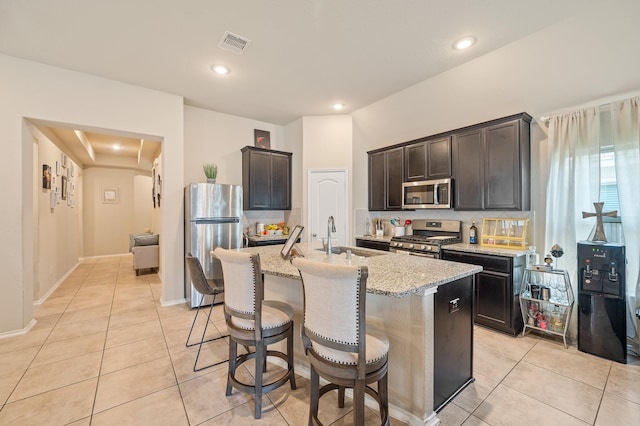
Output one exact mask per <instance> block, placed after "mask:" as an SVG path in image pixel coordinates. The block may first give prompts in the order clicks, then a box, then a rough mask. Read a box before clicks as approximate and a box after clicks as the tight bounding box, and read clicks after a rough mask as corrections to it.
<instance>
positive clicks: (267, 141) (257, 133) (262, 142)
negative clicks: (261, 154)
mask: <svg viewBox="0 0 640 426" xmlns="http://www.w3.org/2000/svg"><path fill="white" fill-rule="evenodd" d="M253 142H254V145H255V146H256V147H258V148H265V149H271V132H269V131H267V130H258V129H253Z"/></svg>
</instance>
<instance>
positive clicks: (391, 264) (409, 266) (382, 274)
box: [241, 244, 482, 297]
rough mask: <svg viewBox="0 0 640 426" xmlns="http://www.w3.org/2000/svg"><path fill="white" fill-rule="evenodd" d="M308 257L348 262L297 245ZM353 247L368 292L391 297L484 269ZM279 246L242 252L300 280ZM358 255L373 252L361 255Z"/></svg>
mask: <svg viewBox="0 0 640 426" xmlns="http://www.w3.org/2000/svg"><path fill="white" fill-rule="evenodd" d="M296 248H298V249H300V250H301V251H302V252H303V253H304V255H305V257H306V258H307V259H312V260H317V261H319V262H327V263H339V264H345V263H348V261H347V258H346V254H344V253H343V254H333V255H332V256H331V257H330V258H329V257H328V256H327V254H326V253H325V252H323V251H321V250H317V249H316V248H317V247H316V248H312V247H311V246H310V245H309V244H297V245H296ZM348 248H349V249H351V250H352V253H353V255H352V261H351V264H354V265H366V266H367V267H368V269H369V278H368V279H367V292H368V293H374V294H380V295H384V296H392V297H405V296H409V295H411V294H421V293H422V292H424V290H426V289H428V288H430V287H434V286H438V285H441V284H446V283H448V282H451V281H455V280H457V279H460V278H464V277H467V276H470V275H474V274H476V273H478V272H480V271H482V267H480V266H476V265H468V264H465V263H457V262H449V261H446V260H438V259H430V258H425V257H420V256H408V255H404V254H395V253H389V252H386V251H380V250H371V249H366V248H362V247H348ZM281 249H282V247H280V246H262V247H248V248H244V249H241V250H242V251H246V252H250V253H256V254H259V255H260V262H261V266H262V272H263V273H264V274H268V275H275V276H279V277H285V278H291V279H296V280H299V279H300V274H299V272H298V270H297V269H296V268H295V267H294V266H293V265H292V264H291V263H290V262H289V261H286V260H283V259H282V257H280V250H281ZM358 254H368V255H374V256H370V257H361V256H358Z"/></svg>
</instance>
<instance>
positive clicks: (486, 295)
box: [442, 249, 526, 336]
mask: <svg viewBox="0 0 640 426" xmlns="http://www.w3.org/2000/svg"><path fill="white" fill-rule="evenodd" d="M442 259H443V260H451V261H454V262H461V263H470V264H472V265H480V266H482V272H479V273H478V274H476V283H475V297H474V305H475V306H474V322H475V323H476V324H479V325H483V326H485V327H489V328H492V329H494V330H497V331H501V332H503V333H507V334H510V335H512V336H515V335H516V334H518V333H520V331H521V330H522V315H521V312H520V300H519V296H520V284H521V282H522V274H523V271H524V267H525V263H526V260H525V256H524V254H523V255H518V256H499V255H493V254H481V253H472V252H463V251H457V250H451V249H443V250H442Z"/></svg>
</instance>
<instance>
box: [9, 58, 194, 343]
mask: <svg viewBox="0 0 640 426" xmlns="http://www.w3.org/2000/svg"><path fill="white" fill-rule="evenodd" d="M0 93H2V98H3V102H2V103H0V140H2V141H3V155H2V156H1V158H0V178H2V181H3V182H11V183H12V184H7V185H6V186H5V194H4V197H5V200H7V201H6V204H4V205H3V208H2V209H1V210H0V235H2V237H3V247H4V249H3V251H2V256H0V270H2V271H3V285H2V286H0V333H2V332H7V331H12V330H21V329H23V328H25V327H26V326H27V325H28V324H29V323H30V321H31V319H32V298H33V280H34V277H33V260H32V259H33V250H34V248H33V245H34V243H33V241H34V236H33V232H34V231H33V228H32V225H33V214H34V213H33V212H34V205H33V199H34V197H33V180H34V177H33V164H34V162H33V137H32V135H31V134H30V132H29V130H28V125H27V123H26V121H25V120H24V118H35V119H41V120H49V121H55V122H61V123H78V124H79V125H84V126H89V127H95V128H99V129H112V130H119V131H125V132H130V133H132V134H136V135H140V136H145V137H149V138H156V139H158V138H160V139H161V140H162V142H163V146H162V149H163V154H164V155H165V158H167V159H168V160H167V161H166V162H165V164H164V167H163V169H164V171H163V175H164V188H163V193H164V200H165V202H164V203H163V206H162V210H163V222H162V231H161V234H162V238H163V242H164V245H165V248H166V251H165V255H164V256H163V257H162V259H161V264H162V270H163V274H162V281H163V296H162V298H163V299H162V300H163V302H165V303H166V302H171V301H178V300H181V299H182V298H183V297H184V291H183V262H177V261H176V259H182V245H183V232H184V231H183V225H182V196H183V195H182V194H183V189H182V188H183V186H184V184H183V178H184V174H183V164H184V163H183V151H184V149H183V136H184V135H183V101H182V98H181V97H179V96H174V95H168V94H164V93H160V92H157V91H153V90H148V89H143V88H140V87H136V86H131V85H127V84H122V83H119V82H115V81H110V80H106V79H102V78H98V77H94V76H90V75H86V74H82V73H77V72H71V71H66V70H62V69H60V68H56V67H51V66H46V65H41V64H37V63H33V62H29V61H24V60H20V59H16V58H13V57H10V56H6V55H0Z"/></svg>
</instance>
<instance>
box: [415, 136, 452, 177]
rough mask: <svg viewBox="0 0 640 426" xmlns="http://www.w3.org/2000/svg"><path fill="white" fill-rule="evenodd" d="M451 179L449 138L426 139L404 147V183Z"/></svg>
mask: <svg viewBox="0 0 640 426" xmlns="http://www.w3.org/2000/svg"><path fill="white" fill-rule="evenodd" d="M448 177H451V136H446V137H441V138H435V139H426V140H422V141H418V142H416V143H411V144H409V145H407V146H405V147H404V181H405V182H413V181H421V180H429V179H444V178H448Z"/></svg>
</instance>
